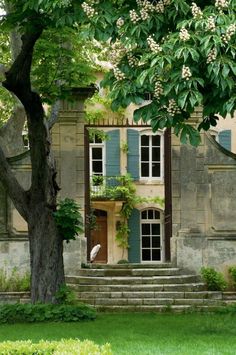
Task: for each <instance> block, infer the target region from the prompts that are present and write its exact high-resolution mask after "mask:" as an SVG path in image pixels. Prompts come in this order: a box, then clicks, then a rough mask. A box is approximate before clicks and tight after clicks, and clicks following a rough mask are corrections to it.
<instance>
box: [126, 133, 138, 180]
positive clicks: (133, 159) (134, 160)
mask: <svg viewBox="0 0 236 355" xmlns="http://www.w3.org/2000/svg"><path fill="white" fill-rule="evenodd" d="M127 142H128V157H127V159H128V161H127V171H128V173H130V174H131V176H132V178H133V179H134V180H139V132H138V131H137V130H135V129H128V130H127Z"/></svg>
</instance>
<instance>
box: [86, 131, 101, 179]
mask: <svg viewBox="0 0 236 355" xmlns="http://www.w3.org/2000/svg"><path fill="white" fill-rule="evenodd" d="M89 147H90V175H92V176H104V175H105V159H104V152H105V150H104V143H103V141H102V139H101V138H100V137H97V136H95V137H93V138H92V139H90V145H89Z"/></svg>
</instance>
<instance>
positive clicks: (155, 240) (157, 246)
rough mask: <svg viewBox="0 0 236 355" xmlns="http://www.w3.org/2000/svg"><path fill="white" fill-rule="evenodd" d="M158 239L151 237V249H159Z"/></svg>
mask: <svg viewBox="0 0 236 355" xmlns="http://www.w3.org/2000/svg"><path fill="white" fill-rule="evenodd" d="M160 246H161V243H160V238H159V237H152V247H153V248H160Z"/></svg>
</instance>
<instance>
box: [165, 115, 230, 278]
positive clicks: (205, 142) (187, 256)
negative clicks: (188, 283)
mask: <svg viewBox="0 0 236 355" xmlns="http://www.w3.org/2000/svg"><path fill="white" fill-rule="evenodd" d="M200 114H201V112H200V111H199V112H198V113H197V115H200ZM172 191H173V201H172V202H173V237H172V241H171V243H172V247H171V253H172V261H173V262H174V263H175V264H177V265H178V266H179V267H183V268H185V269H189V270H192V271H195V272H199V270H200V268H201V267H202V266H206V265H208V266H212V267H215V268H216V269H218V270H221V271H223V272H225V273H226V270H227V269H228V266H229V265H236V218H235V211H236V155H235V154H233V153H231V152H229V151H227V150H225V149H224V148H222V147H221V146H220V145H219V144H218V143H217V142H215V141H214V139H213V138H212V137H211V136H210V135H209V134H202V142H201V145H200V146H199V147H198V148H194V147H191V146H190V145H182V144H180V142H179V139H178V138H176V137H175V136H173V138H172Z"/></svg>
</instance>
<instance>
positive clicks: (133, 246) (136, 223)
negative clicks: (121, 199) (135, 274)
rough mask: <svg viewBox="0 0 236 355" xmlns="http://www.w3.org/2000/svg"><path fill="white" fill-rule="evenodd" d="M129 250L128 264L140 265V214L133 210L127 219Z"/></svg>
mask: <svg viewBox="0 0 236 355" xmlns="http://www.w3.org/2000/svg"><path fill="white" fill-rule="evenodd" d="M128 224H129V229H130V234H129V249H128V259H129V262H130V263H140V212H139V211H138V210H137V209H136V208H134V209H133V211H132V214H131V216H130V218H129V222H128Z"/></svg>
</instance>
